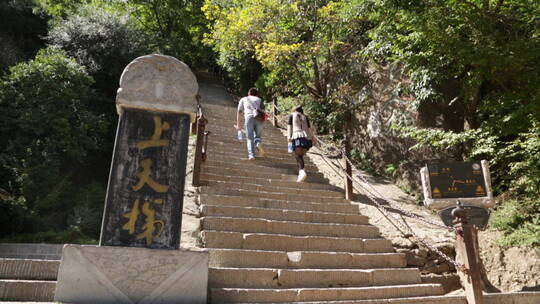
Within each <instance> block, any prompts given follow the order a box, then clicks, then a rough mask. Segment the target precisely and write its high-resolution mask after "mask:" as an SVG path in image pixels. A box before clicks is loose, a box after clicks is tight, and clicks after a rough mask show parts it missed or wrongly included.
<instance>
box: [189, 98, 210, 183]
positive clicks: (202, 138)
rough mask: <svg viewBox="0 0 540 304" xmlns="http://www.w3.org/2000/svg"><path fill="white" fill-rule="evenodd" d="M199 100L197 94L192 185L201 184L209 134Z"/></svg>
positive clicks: (206, 120)
mask: <svg viewBox="0 0 540 304" xmlns="http://www.w3.org/2000/svg"><path fill="white" fill-rule="evenodd" d="M200 100H201V97H200V95H197V121H196V122H195V124H194V125H195V126H196V128H197V131H196V133H197V139H196V143H195V159H194V161H193V179H192V182H191V184H192V185H193V186H194V187H199V186H200V185H201V165H202V162H204V161H205V160H206V156H207V144H208V134H210V132H209V131H205V128H206V124H207V123H208V119H206V118H205V117H204V113H203V108H202V105H201V104H200Z"/></svg>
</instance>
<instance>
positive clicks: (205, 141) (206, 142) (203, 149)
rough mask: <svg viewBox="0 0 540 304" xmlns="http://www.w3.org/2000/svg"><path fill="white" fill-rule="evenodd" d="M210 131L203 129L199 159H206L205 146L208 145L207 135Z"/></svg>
mask: <svg viewBox="0 0 540 304" xmlns="http://www.w3.org/2000/svg"><path fill="white" fill-rule="evenodd" d="M210 133H211V132H210V131H205V132H204V137H203V146H202V152H201V160H202V161H206V156H207V153H206V152H207V151H208V150H207V146H208V135H210Z"/></svg>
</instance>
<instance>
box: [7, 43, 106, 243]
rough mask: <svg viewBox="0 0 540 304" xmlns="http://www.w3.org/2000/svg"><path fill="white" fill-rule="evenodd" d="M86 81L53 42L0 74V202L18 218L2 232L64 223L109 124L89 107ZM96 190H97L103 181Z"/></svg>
mask: <svg viewBox="0 0 540 304" xmlns="http://www.w3.org/2000/svg"><path fill="white" fill-rule="evenodd" d="M92 83H93V80H92V78H91V77H90V76H89V75H88V73H87V72H86V70H85V69H84V67H82V66H80V65H79V64H77V62H76V61H75V60H74V59H71V58H69V57H67V56H66V55H65V53H64V52H63V51H61V50H58V49H54V48H49V49H44V50H42V51H40V52H39V53H38V55H37V56H36V58H35V59H33V60H31V61H28V62H24V63H20V64H18V65H16V66H14V67H12V68H11V69H10V73H9V74H8V75H6V76H5V77H4V78H3V79H2V81H1V82H0V107H1V108H2V109H3V114H4V119H2V121H0V133H1V136H0V147H1V150H0V160H1V162H0V163H1V164H2V166H1V167H0V188H3V189H4V190H5V191H7V192H8V193H9V194H10V196H11V197H10V198H8V199H6V200H2V201H0V209H2V210H3V211H4V210H5V211H7V212H8V214H7V216H13V217H15V218H16V220H13V219H11V220H8V221H6V222H2V227H1V229H0V231H1V233H2V235H7V234H10V233H13V232H15V231H17V232H19V233H25V232H27V233H33V232H36V231H45V230H47V229H52V230H57V231H60V230H63V229H66V228H67V227H68V217H69V214H70V213H72V211H73V208H74V207H75V206H77V205H78V202H77V201H75V200H74V199H75V198H76V197H77V193H81V192H84V191H85V190H84V189H85V184H87V183H88V182H89V179H90V180H91V178H93V174H92V173H91V172H92V171H93V170H94V169H93V164H91V163H89V159H92V157H91V155H92V153H95V152H96V151H99V150H100V149H101V147H102V146H103V145H104V143H103V141H102V138H103V132H104V131H105V130H106V129H107V123H106V122H105V121H103V117H102V116H98V115H96V114H95V113H93V112H92V111H90V110H89V108H90V107H91V103H92V96H93V92H92V89H91V85H92ZM86 191H89V190H86ZM94 191H96V192H97V191H99V196H101V197H103V195H104V191H103V189H95V188H94ZM93 199H95V197H93ZM100 201H102V200H100ZM93 237H95V236H93Z"/></svg>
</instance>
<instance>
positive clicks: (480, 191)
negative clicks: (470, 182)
mask: <svg viewBox="0 0 540 304" xmlns="http://www.w3.org/2000/svg"><path fill="white" fill-rule="evenodd" d="M476 195H478V196H484V195H486V191H485V190H484V188H483V187H482V186H480V185H478V187H476Z"/></svg>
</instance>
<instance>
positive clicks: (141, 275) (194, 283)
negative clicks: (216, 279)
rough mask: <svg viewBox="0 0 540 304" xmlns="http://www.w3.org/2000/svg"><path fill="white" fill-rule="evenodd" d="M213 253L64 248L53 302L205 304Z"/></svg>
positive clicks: (73, 246) (115, 248)
mask: <svg viewBox="0 0 540 304" xmlns="http://www.w3.org/2000/svg"><path fill="white" fill-rule="evenodd" d="M207 282H208V253H207V252H204V251H178V250H160V249H147V248H130V247H109V246H102V247H97V246H81V245H69V244H68V245H65V246H64V251H63V254H62V261H61V263H60V269H59V271H58V283H57V285H56V292H55V296H54V301H55V302H56V301H57V302H62V303H77V304H79V303H82V304H85V303H89V304H90V303H92V304H95V303H104V304H107V303H126V304H128V303H129V304H132V303H133V304H134V303H137V304H138V303H141V304H142V303H145V304H150V303H160V304H169V303H195V304H196V303H201V304H205V303H206V293H207Z"/></svg>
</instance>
